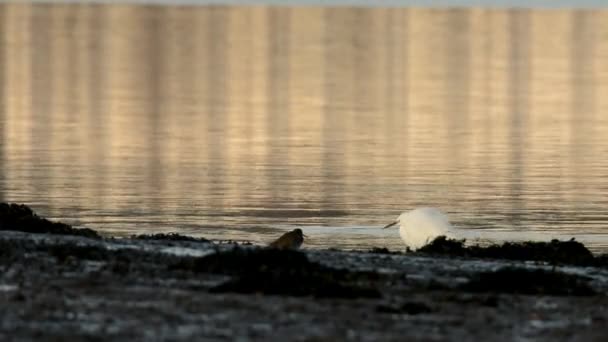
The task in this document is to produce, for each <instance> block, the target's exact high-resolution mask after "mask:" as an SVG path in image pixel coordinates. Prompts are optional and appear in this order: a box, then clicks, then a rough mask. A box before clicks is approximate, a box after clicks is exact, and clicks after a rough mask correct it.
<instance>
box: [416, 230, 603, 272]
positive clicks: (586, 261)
mask: <svg viewBox="0 0 608 342" xmlns="http://www.w3.org/2000/svg"><path fill="white" fill-rule="evenodd" d="M464 243H465V240H454V239H448V238H446V237H445V236H439V237H437V238H435V239H434V240H433V241H431V242H430V243H429V244H427V245H425V246H423V247H421V248H420V249H418V251H417V252H419V253H423V254H430V255H446V256H459V257H473V258H486V259H487V258H491V259H507V260H531V261H543V262H548V263H551V264H554V265H558V264H567V265H577V266H604V267H606V266H608V262H607V261H608V260H607V259H608V258H607V257H606V256H605V255H601V256H598V257H594V256H593V254H592V253H591V252H590V251H589V250H588V249H587V248H586V247H585V246H584V245H583V244H582V243H580V242H578V241H575V240H574V239H572V240H569V241H558V240H551V241H550V242H531V241H529V242H518V243H515V242H505V243H503V244H501V245H498V244H495V245H490V246H479V245H474V246H468V247H467V246H465V245H464Z"/></svg>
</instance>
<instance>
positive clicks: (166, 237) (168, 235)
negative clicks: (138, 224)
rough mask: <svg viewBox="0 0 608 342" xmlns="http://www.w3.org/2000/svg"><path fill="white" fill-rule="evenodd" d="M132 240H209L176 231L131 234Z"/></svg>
mask: <svg viewBox="0 0 608 342" xmlns="http://www.w3.org/2000/svg"><path fill="white" fill-rule="evenodd" d="M131 239H133V240H148V241H149V240H160V241H190V242H209V240H207V239H205V238H195V237H192V236H188V235H181V234H178V233H166V234H165V233H158V234H139V235H131Z"/></svg>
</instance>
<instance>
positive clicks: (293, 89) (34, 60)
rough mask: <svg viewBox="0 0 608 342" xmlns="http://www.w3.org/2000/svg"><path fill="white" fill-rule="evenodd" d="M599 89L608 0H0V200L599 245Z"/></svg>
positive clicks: (240, 233)
mask: <svg viewBox="0 0 608 342" xmlns="http://www.w3.org/2000/svg"><path fill="white" fill-rule="evenodd" d="M607 95H608V10H595V11H592V10H580V11H576V10H538V9H534V10H511V11H510V10H489V9H486V10H483V9H458V10H441V9H381V8H374V9H369V8H368V9H351V8H314V7H312V8H311V7H309V8H304V7H301V8H272V7H156V6H149V7H143V6H133V5H131V6H127V5H103V6H102V5H24V4H21V5H19V4H12V5H8V4H0V200H2V201H12V202H23V203H28V204H30V205H31V206H33V207H34V208H35V209H36V210H37V211H38V212H39V213H40V214H41V215H44V216H48V217H51V218H53V219H59V220H63V221H66V222H69V223H72V224H76V225H79V226H87V227H91V228H95V229H99V230H102V231H105V232H108V233H111V234H115V235H126V234H132V233H149V232H161V231H163V232H164V231H179V232H181V233H185V234H193V235H200V236H206V237H211V238H221V239H228V238H230V239H251V240H254V241H256V242H259V243H263V242H266V241H268V240H269V239H272V237H275V236H277V235H278V234H280V233H281V232H282V231H284V230H286V229H291V228H293V227H295V226H304V227H305V229H304V230H305V232H307V233H308V235H311V239H310V240H309V241H308V245H309V246H311V247H321V246H334V247H341V248H369V247H372V246H388V247H389V248H392V247H397V246H401V241H400V239H399V237H398V234H397V232H396V230H392V231H388V230H387V231H381V230H379V229H377V228H376V227H379V226H381V225H384V224H386V223H388V222H391V221H392V220H393V219H394V218H395V217H396V216H397V215H398V214H399V213H400V212H401V211H403V210H406V209H411V208H413V207H418V206H435V207H440V208H442V209H443V210H444V211H446V212H447V213H448V214H449V216H450V218H451V220H452V221H453V222H454V224H455V225H457V226H459V227H462V228H466V229H481V230H484V231H487V230H500V231H515V232H518V233H520V234H527V233H529V234H537V235H539V234H540V235H542V236H543V237H544V236H546V237H550V236H563V237H571V236H577V238H578V239H579V240H581V241H583V242H585V243H588V244H590V245H592V247H593V248H594V249H595V250H602V249H604V250H606V249H608V158H606V156H607V155H608V138H606V137H608V96H607ZM530 236H532V235H530Z"/></svg>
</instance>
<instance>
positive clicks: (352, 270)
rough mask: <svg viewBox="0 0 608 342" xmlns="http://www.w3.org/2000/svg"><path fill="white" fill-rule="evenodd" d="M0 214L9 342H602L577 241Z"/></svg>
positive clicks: (600, 316) (1, 291)
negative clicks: (237, 230) (311, 234)
mask: <svg viewBox="0 0 608 342" xmlns="http://www.w3.org/2000/svg"><path fill="white" fill-rule="evenodd" d="M7 208H8V209H7ZM0 209H2V210H4V211H2V210H0V303H1V305H2V308H3V310H2V311H1V313H0V316H1V317H2V320H1V322H2V324H1V326H0V340H3V341H9V340H17V341H18V340H70V341H95V340H103V341H107V340H129V341H132V340H141V341H143V340H145V341H154V340H171V341H181V340H184V341H186V340H188V341H190V340H193V339H194V340H362V341H365V340H388V341H390V340H395V341H396V340H404V339H410V340H412V339H413V340H424V341H432V340H441V341H445V340H460V341H463V340H464V341H468V340H493V341H494V340H498V341H500V340H521V339H532V340H540V341H543V340H547V341H556V340H557V341H559V340H569V341H605V340H606V339H608V329H606V326H608V296H607V294H608V267H607V266H606V264H605V263H604V261H605V259H604V258H605V256H593V255H591V254H590V253H589V254H587V253H586V252H585V250H583V249H581V246H579V245H577V244H578V243H576V242H574V241H568V242H562V243H560V242H547V243H546V244H544V245H528V246H523V247H522V246H519V247H518V246H514V245H512V244H511V245H507V246H506V247H505V246H502V247H503V248H505V250H503V251H502V252H500V250H498V249H497V248H499V247H500V246H498V247H497V246H494V249H492V250H485V251H484V249H483V248H482V247H476V248H469V247H464V246H462V245H461V244H460V242H458V241H449V240H441V239H439V240H437V241H434V242H433V243H432V244H431V245H429V246H426V247H427V248H426V250H425V249H423V250H421V251H418V252H416V253H394V252H391V251H387V250H374V251H371V252H370V251H359V252H357V251H336V250H306V249H305V248H303V249H300V250H278V249H271V248H267V247H263V246H254V245H237V244H231V243H217V242H213V241H207V240H205V239H194V238H191V237H185V236H180V235H178V234H164V235H158V236H153V235H148V236H137V237H132V238H124V239H116V238H111V237H103V236H101V235H100V234H97V233H95V234H93V233H94V231H93V232H91V231H85V232H83V234H80V233H78V231H76V233H75V234H71V233H73V232H72V231H70V230H69V229H67V227H64V226H61V227H60V228H61V229H59V230H56V231H49V229H47V231H41V232H36V229H34V228H32V227H35V226H37V225H40V226H41V227H47V228H48V227H51V226H49V224H48V223H44V222H45V219H43V218H32V217H30V218H29V219H27V218H25V217H26V216H28V215H29V216H32V215H34V216H35V214H34V213H33V212H29V211H27V210H25V209H23V208H21V209H19V208H17V207H15V208H13V209H11V205H8V207H6V206H5V207H0ZM20 210H21V211H20ZM10 212H13V214H14V215H13V216H10V215H9V214H10ZM15 212H19V213H20V214H19V215H21V218H19V217H17V216H19V215H17V214H15ZM7 213H9V214H7ZM15 215H16V216H15ZM15 217H17V218H15ZM9 218H10V219H9ZM34 221H39V222H38V223H35V222H34ZM24 222H25V223H24ZM27 222H29V223H27ZM32 222H34V223H32ZM40 222H43V223H40ZM18 224H23V225H25V224H29V225H30V226H28V229H23V230H26V231H25V232H24V231H18V230H20V229H18V228H19V227H18ZM568 243H569V244H568ZM524 247H525V248H528V252H525V253H524V252H522V251H523V249H517V248H524ZM582 247H583V248H584V246H582ZM543 248H546V250H544V252H543V253H539V251H543ZM535 251H536V252H535ZM550 251H554V252H553V254H551V252H550ZM501 253H503V254H501ZM509 253H510V254H509ZM547 255H550V257H547ZM568 255H573V257H572V258H570V259H569V258H568V257H567V256H568ZM529 259H532V260H529Z"/></svg>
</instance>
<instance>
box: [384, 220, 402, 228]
mask: <svg viewBox="0 0 608 342" xmlns="http://www.w3.org/2000/svg"><path fill="white" fill-rule="evenodd" d="M397 223H399V221H395V222H393V223H389V224H387V225H386V226H384V227H382V229H386V228H390V227H392V226H394V225H396V224H397Z"/></svg>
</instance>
